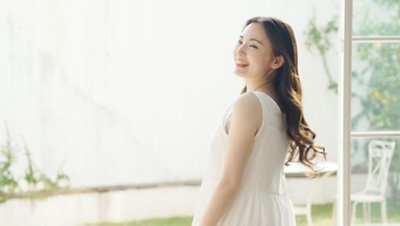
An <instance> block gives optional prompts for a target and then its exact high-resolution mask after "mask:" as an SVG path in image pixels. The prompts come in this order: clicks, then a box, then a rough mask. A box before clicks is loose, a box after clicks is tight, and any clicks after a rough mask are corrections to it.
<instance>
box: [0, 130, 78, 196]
mask: <svg viewBox="0 0 400 226" xmlns="http://www.w3.org/2000/svg"><path fill="white" fill-rule="evenodd" d="M19 150H20V147H19V146H18V145H15V144H13V143H12V142H11V138H10V134H9V130H8V127H7V125H6V141H5V145H3V146H1V147H0V202H4V201H6V200H8V199H10V198H13V197H16V196H18V195H19V196H23V197H30V198H35V197H43V195H45V193H46V192H47V191H51V190H54V189H59V188H64V187H67V186H68V185H69V182H70V178H69V176H67V175H66V174H64V173H62V172H61V171H60V170H59V171H58V173H57V175H56V177H55V178H51V177H49V176H47V175H46V174H44V173H43V172H42V171H40V170H39V168H38V167H37V166H36V165H35V164H34V162H33V160H32V157H31V152H30V150H29V148H28V146H27V145H26V143H25V142H24V154H25V155H24V157H25V158H26V165H27V166H26V169H25V173H24V175H23V176H22V177H18V176H16V175H14V173H13V170H12V168H13V167H14V166H15V165H16V162H17V159H18V153H19V152H20V151H19ZM24 185H25V186H24Z"/></svg>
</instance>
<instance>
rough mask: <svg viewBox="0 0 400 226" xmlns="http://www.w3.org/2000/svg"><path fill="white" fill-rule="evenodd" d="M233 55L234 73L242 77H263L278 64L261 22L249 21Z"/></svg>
mask: <svg viewBox="0 0 400 226" xmlns="http://www.w3.org/2000/svg"><path fill="white" fill-rule="evenodd" d="M233 57H234V60H235V71H234V72H235V74H237V75H238V76H240V77H244V78H252V79H253V78H256V79H257V78H265V77H266V76H269V75H270V74H271V72H273V71H274V69H277V68H278V67H279V66H280V65H279V64H278V63H279V62H277V59H276V58H277V57H275V56H274V54H273V50H272V46H271V42H270V40H269V39H268V36H267V34H266V32H265V30H264V28H263V25H262V24H261V23H251V24H249V25H248V26H247V27H246V28H245V29H244V30H243V32H242V34H241V35H240V37H239V40H238V43H237V44H236V47H235V49H234V54H233Z"/></svg>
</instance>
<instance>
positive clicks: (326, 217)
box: [88, 201, 400, 226]
mask: <svg viewBox="0 0 400 226" xmlns="http://www.w3.org/2000/svg"><path fill="white" fill-rule="evenodd" d="M371 209H372V222H379V220H380V215H379V213H380V209H379V206H378V205H372V206H371ZM398 209H399V207H396V206H395V205H394V203H392V202H390V201H389V202H388V217H389V222H400V211H398ZM357 210H358V211H357V214H358V215H357V216H358V219H357V223H361V222H362V219H361V218H362V208H361V206H359V207H358V208H357ZM312 213H313V221H314V226H330V225H332V205H331V204H326V205H314V206H313V210H312ZM296 220H297V225H298V226H307V223H306V219H305V217H303V216H298V217H296ZM191 222H192V217H187V216H186V217H185V216H182V217H171V218H160V219H149V220H144V221H132V222H119V223H101V224H96V225H91V226H190V225H191ZM88 226H89V225H88Z"/></svg>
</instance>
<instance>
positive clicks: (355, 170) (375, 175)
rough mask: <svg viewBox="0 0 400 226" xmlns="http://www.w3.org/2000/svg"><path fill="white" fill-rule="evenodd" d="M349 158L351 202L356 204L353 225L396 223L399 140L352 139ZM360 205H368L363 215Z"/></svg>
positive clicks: (399, 200)
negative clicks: (350, 157)
mask: <svg viewBox="0 0 400 226" xmlns="http://www.w3.org/2000/svg"><path fill="white" fill-rule="evenodd" d="M391 144H394V145H395V146H394V148H393V149H392V147H391V146H390V145H391ZM391 151H393V152H392V154H391ZM351 155H352V159H351V160H352V164H351V165H352V172H351V200H352V204H354V203H355V202H356V201H357V203H358V204H357V205H356V211H355V212H356V216H355V218H354V219H352V220H354V221H353V223H355V224H360V223H363V224H364V223H366V222H368V223H370V222H372V223H374V225H375V224H376V225H382V224H381V222H383V221H385V218H387V220H386V221H387V222H388V223H400V212H399V211H398V210H399V209H400V138H398V137H397V138H395V137H373V138H353V139H352V153H351ZM385 169H387V170H385ZM371 201H372V202H371ZM383 201H386V211H385V208H383V209H382V211H381V207H382V206H381V205H383V204H382V203H384V202H383ZM364 202H367V203H368V202H370V205H369V207H368V205H366V207H367V208H366V209H365V215H364V206H363V203H364ZM353 214H354V213H353V211H352V215H353ZM385 215H386V216H385Z"/></svg>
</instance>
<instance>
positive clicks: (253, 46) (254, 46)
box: [250, 45, 258, 49]
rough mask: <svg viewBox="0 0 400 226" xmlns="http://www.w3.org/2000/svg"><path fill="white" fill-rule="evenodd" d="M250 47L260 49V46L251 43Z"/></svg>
mask: <svg viewBox="0 0 400 226" xmlns="http://www.w3.org/2000/svg"><path fill="white" fill-rule="evenodd" d="M250 47H252V48H254V49H258V47H257V46H256V45H250Z"/></svg>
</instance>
